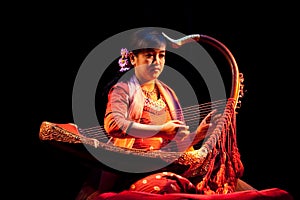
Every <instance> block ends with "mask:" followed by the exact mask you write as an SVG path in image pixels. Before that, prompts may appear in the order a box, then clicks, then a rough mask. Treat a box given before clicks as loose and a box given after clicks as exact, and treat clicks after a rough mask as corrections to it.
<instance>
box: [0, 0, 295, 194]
mask: <svg viewBox="0 0 300 200" xmlns="http://www.w3.org/2000/svg"><path fill="white" fill-rule="evenodd" d="M139 4H140V6H141V7H140V8H139V9H137V8H133V7H132V8H131V6H130V5H128V4H126V6H125V5H123V4H121V6H118V3H116V5H114V6H110V7H109V6H98V7H93V6H91V7H81V5H80V4H78V5H79V7H80V8H77V9H72V8H71V7H69V6H61V5H55V6H53V5H37V6H38V7H36V9H32V8H28V9H27V7H31V5H26V8H25V7H23V6H22V5H19V6H18V7H15V6H13V5H12V6H11V8H13V9H11V10H12V12H10V13H9V14H7V15H6V19H8V20H7V23H6V24H5V25H7V28H5V29H4V33H7V35H5V37H4V40H5V42H6V43H8V46H7V49H6V51H5V54H4V55H5V59H7V60H8V62H7V63H8V64H6V65H5V69H6V70H7V71H5V73H3V80H4V79H5V78H6V81H5V83H6V84H4V86H5V88H6V89H4V91H5V92H6V93H5V94H6V95H4V96H3V98H4V97H10V98H4V100H8V102H7V103H8V104H6V105H10V106H7V108H6V109H5V108H3V110H9V114H8V115H5V119H6V120H7V123H6V126H5V127H9V129H8V130H6V131H5V133H4V135H8V136H13V137H12V138H13V139H11V137H9V139H7V140H5V141H10V142H8V143H7V142H3V144H4V143H5V145H4V146H5V149H4V151H3V154H4V157H5V158H7V162H3V163H4V166H5V167H7V171H5V172H4V173H7V175H8V177H9V179H8V180H7V181H6V185H7V186H8V187H7V188H8V189H11V190H12V192H10V195H12V196H15V195H23V196H24V197H28V198H33V197H43V199H74V197H75V196H76V194H77V193H78V191H79V189H80V187H81V184H82V183H83V180H84V178H85V175H86V174H87V170H86V167H85V166H84V165H82V163H81V161H79V160H78V159H76V157H73V156H72V155H70V154H68V153H65V152H62V151H60V150H58V149H56V148H54V147H53V148H52V147H51V146H47V145H44V144H43V143H41V141H40V140H39V138H38V133H39V127H40V125H41V123H42V122H43V121H50V122H56V123H68V122H73V118H72V88H73V83H74V80H75V77H76V73H77V70H78V69H79V67H80V65H81V64H82V62H83V60H84V59H85V57H86V56H87V55H88V54H89V52H90V51H91V50H92V49H93V48H95V47H96V46H97V45H98V44H99V43H101V42H102V41H103V40H105V39H107V38H108V37H110V36H112V35H114V34H117V33H119V32H121V31H125V30H128V29H132V28H137V27H141V26H156V27H164V28H169V29H173V30H176V31H179V32H182V33H184V34H186V35H188V34H194V33H199V34H205V35H209V36H212V37H214V38H216V39H218V40H219V41H221V42H222V43H224V44H225V45H226V46H227V47H228V48H229V49H230V50H231V52H232V54H233V55H234V57H235V59H236V61H237V63H238V66H239V69H240V72H242V73H243V74H244V77H245V82H244V83H245V89H246V93H245V96H244V98H243V99H242V107H241V108H240V109H239V113H238V115H237V121H238V127H237V129H238V146H239V149H240V153H241V158H242V161H243V163H244V166H245V173H244V176H243V180H245V181H246V182H248V183H249V184H251V185H252V186H254V187H255V188H257V189H267V188H274V187H277V188H281V189H284V190H287V191H288V192H290V193H291V194H293V195H294V197H295V199H297V198H296V197H297V195H298V194H297V193H298V191H296V186H297V185H298V184H297V182H296V181H297V178H296V177H297V176H298V174H299V173H298V171H297V170H298V167H297V164H296V163H298V161H297V158H298V157H299V156H297V155H296V152H297V147H298V146H297V144H296V135H297V133H298V132H299V130H298V126H297V123H296V122H295V121H296V120H294V119H297V118H295V117H293V116H294V114H296V110H297V109H296V108H297V98H296V97H295V94H296V93H297V90H296V89H295V86H297V85H296V82H297V79H294V75H295V73H296V71H295V68H296V67H297V64H296V63H293V62H292V59H291V58H292V50H291V46H294V47H295V45H293V44H294V43H293V41H294V37H293V34H292V33H293V28H294V26H295V24H293V21H292V20H293V19H294V18H292V16H291V18H289V17H286V18H282V17H281V15H278V12H275V11H274V13H270V12H269V13H268V14H266V13H265V12H264V9H262V8H261V9H257V7H256V9H254V10H252V11H251V12H250V11H249V12H246V11H245V10H244V9H242V8H240V9H238V8H237V9H234V10H233V9H231V10H227V9H225V8H222V9H216V7H215V6H216V5H211V6H208V7H206V6H204V5H203V6H200V7H198V6H193V5H186V4H185V5H184V6H174V7H169V6H167V5H166V6H164V7H162V5H160V4H155V3H154V2H147V3H146V2H145V3H141V2H140V3H139ZM139 4H138V5H137V6H139ZM24 6H25V5H24ZM92 7H93V9H92ZM221 7H222V6H221ZM218 8H220V7H219V6H218ZM282 9H283V8H282ZM106 11H108V13H105V12H106ZM205 11H209V12H205ZM289 14H291V13H289ZM6 85H9V87H6ZM6 105H4V107H6ZM7 124H9V125H8V126H7ZM4 130H5V129H4ZM7 131H8V132H7ZM298 197H299V196H298Z"/></svg>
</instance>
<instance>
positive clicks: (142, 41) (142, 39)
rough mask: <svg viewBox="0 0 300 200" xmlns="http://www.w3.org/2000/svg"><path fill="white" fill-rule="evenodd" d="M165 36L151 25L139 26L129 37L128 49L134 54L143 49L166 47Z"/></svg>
mask: <svg viewBox="0 0 300 200" xmlns="http://www.w3.org/2000/svg"><path fill="white" fill-rule="evenodd" d="M166 46H167V41H166V38H165V37H164V36H163V35H162V33H161V32H158V31H157V30H155V29H154V28H152V27H146V28H141V29H139V30H137V31H136V32H134V33H133V34H132V36H131V38H130V47H129V49H130V51H132V52H133V53H134V54H135V53H138V51H141V50H143V49H149V48H150V49H151V48H161V47H166Z"/></svg>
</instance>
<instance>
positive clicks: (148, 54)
mask: <svg viewBox="0 0 300 200" xmlns="http://www.w3.org/2000/svg"><path fill="white" fill-rule="evenodd" d="M165 55H166V48H165V47H163V48H159V49H146V50H143V51H141V52H139V53H138V54H137V55H135V56H133V60H132V63H133V65H134V70H135V74H136V76H137V78H138V80H139V81H140V82H142V83H145V82H147V81H151V80H154V79H156V78H158V77H159V75H160V74H161V72H162V71H163V69H164V65H165Z"/></svg>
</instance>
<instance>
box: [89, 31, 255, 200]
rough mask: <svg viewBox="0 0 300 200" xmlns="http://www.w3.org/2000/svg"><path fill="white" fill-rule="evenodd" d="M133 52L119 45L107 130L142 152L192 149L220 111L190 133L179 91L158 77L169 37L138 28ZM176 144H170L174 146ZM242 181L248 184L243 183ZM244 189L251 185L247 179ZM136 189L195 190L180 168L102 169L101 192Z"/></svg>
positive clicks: (116, 141) (116, 140)
mask: <svg viewBox="0 0 300 200" xmlns="http://www.w3.org/2000/svg"><path fill="white" fill-rule="evenodd" d="M129 48H130V51H127V49H126V48H123V49H121V58H120V60H119V65H120V67H121V68H120V71H121V72H122V73H124V74H125V73H126V74H127V75H128V74H130V75H129V76H125V75H124V77H125V78H123V79H122V80H120V81H119V82H118V83H116V84H115V85H113V86H112V87H111V89H110V90H109V93H108V102H107V107H106V112H105V116H104V128H105V131H106V132H107V134H108V135H110V136H111V137H112V138H113V143H114V145H116V146H120V147H126V148H135V149H143V150H148V151H151V150H163V151H180V152H184V151H192V150H194V148H193V146H194V145H195V144H198V143H199V142H200V141H202V140H203V139H204V138H205V137H206V135H207V134H209V132H210V130H213V129H214V126H216V124H217V122H218V120H219V119H220V116H221V115H220V114H216V110H213V111H211V112H210V113H209V114H208V115H207V116H206V117H205V118H204V119H203V120H202V121H201V122H200V123H199V125H198V127H197V129H196V130H195V131H193V132H190V130H189V127H188V126H187V125H186V123H185V121H184V116H183V114H182V110H181V105H180V102H179V99H178V97H177V96H176V93H175V91H174V90H173V89H172V88H170V87H169V86H168V85H167V84H165V83H164V82H162V81H161V80H159V79H158V78H159V76H160V74H161V73H162V72H163V70H164V65H165V59H166V48H167V41H166V38H165V37H164V36H163V35H162V33H160V32H157V31H156V30H155V29H152V28H142V29H139V30H138V31H136V32H135V33H134V34H133V36H132V38H131V43H130V47H129ZM174 141H175V144H177V145H175V146H173V145H171V144H174ZM240 183H244V182H240ZM243 189H253V188H252V187H251V186H249V185H247V184H246V183H245V184H243ZM122 190H134V191H143V192H150V193H160V194H163V193H174V192H176V193H181V192H182V193H196V188H195V185H194V183H192V182H191V181H190V180H188V179H187V178H185V177H182V176H180V175H178V174H176V172H161V173H153V174H151V173H149V174H147V176H146V175H145V174H134V173H118V172H116V173H113V172H112V171H105V170H102V171H101V178H100V184H99V188H98V191H97V192H96V193H94V194H93V195H91V197H92V196H96V195H98V194H99V193H104V192H109V191H114V192H119V191H122Z"/></svg>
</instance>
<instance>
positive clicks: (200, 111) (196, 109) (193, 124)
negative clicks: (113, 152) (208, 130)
mask: <svg viewBox="0 0 300 200" xmlns="http://www.w3.org/2000/svg"><path fill="white" fill-rule="evenodd" d="M226 103H227V101H226V99H223V100H217V101H214V102H207V103H203V104H198V105H192V106H188V107H184V108H182V112H181V111H180V110H175V111H174V112H176V113H177V114H182V115H183V116H184V119H185V122H186V124H187V125H188V126H189V128H190V130H191V132H192V130H195V129H196V128H197V127H198V125H199V123H200V121H201V120H202V119H203V118H204V117H205V116H206V115H207V114H208V113H209V112H211V111H212V110H214V109H216V110H217V113H223V111H224V108H225V106H226ZM78 130H79V132H80V134H82V135H83V136H85V137H89V138H94V139H97V140H99V141H104V142H106V143H109V142H110V139H111V136H109V135H108V134H107V133H106V131H105V129H104V128H103V126H94V127H89V128H85V129H81V128H79V129H78ZM186 144H187V143H186V142H184V141H182V142H181V143H180V144H176V143H174V144H169V145H170V147H172V146H175V145H177V146H178V145H183V146H184V145H186Z"/></svg>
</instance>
